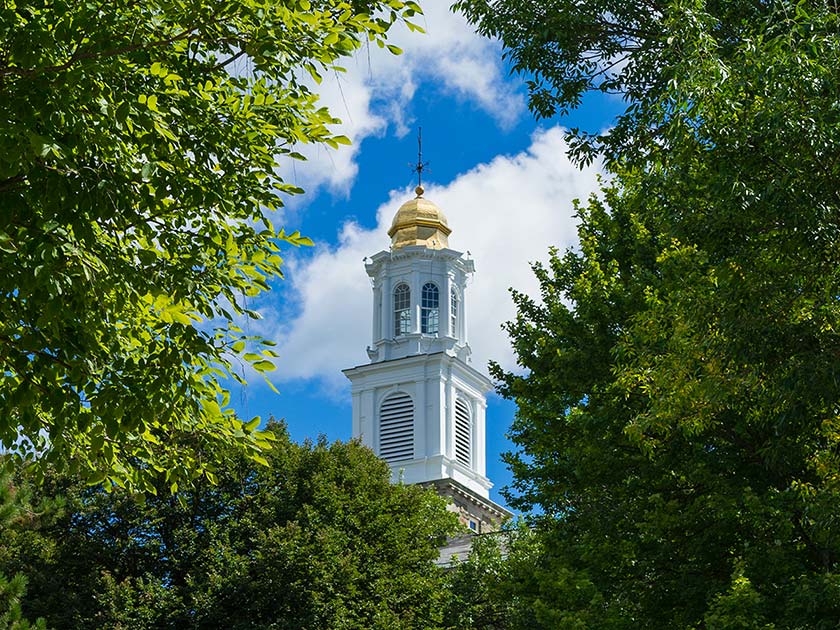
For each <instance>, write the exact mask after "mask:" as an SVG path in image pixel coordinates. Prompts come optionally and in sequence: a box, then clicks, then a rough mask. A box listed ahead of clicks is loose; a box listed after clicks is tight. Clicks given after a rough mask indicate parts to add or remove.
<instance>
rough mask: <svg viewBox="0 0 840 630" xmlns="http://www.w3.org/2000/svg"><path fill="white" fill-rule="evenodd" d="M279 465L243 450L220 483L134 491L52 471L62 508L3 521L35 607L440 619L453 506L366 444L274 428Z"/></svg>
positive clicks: (194, 618) (71, 619) (339, 620)
mask: <svg viewBox="0 0 840 630" xmlns="http://www.w3.org/2000/svg"><path fill="white" fill-rule="evenodd" d="M267 430H268V431H269V432H271V433H272V434H273V435H274V437H275V448H273V449H271V450H270V451H268V452H267V453H266V458H267V459H268V466H263V465H259V464H254V462H253V461H252V460H249V459H248V458H246V457H243V456H242V455H241V454H240V453H232V457H231V459H230V460H228V465H227V466H226V467H225V469H224V471H220V473H219V476H218V480H217V481H218V482H217V484H215V485H214V484H210V483H207V482H203V483H199V484H196V485H195V486H194V487H193V488H191V489H188V490H179V491H178V492H177V493H176V494H174V495H172V494H170V493H168V492H165V488H160V491H159V493H158V495H156V496H154V495H153V496H145V498H142V497H140V496H132V495H130V494H128V493H126V492H122V491H112V492H106V491H104V490H103V489H102V488H101V487H88V486H85V485H84V484H83V483H80V481H79V480H78V479H74V478H72V477H68V476H67V475H49V476H47V479H46V484H45V485H44V486H42V487H41V488H40V489H39V492H42V493H44V494H47V495H51V494H52V495H54V494H57V495H62V496H64V497H66V504H65V507H64V509H63V510H62V511H60V512H54V513H53V514H52V516H49V515H48V516H45V517H44V518H43V519H41V520H40V521H39V522H38V523H37V524H36V526H34V527H22V528H17V529H15V530H13V531H7V532H4V536H3V541H2V543H0V566H1V567H3V570H6V569H11V570H14V571H16V572H19V573H22V574H24V575H26V576H27V578H28V580H29V591H28V594H27V596H26V598H25V599H24V601H23V604H24V611H25V612H26V613H27V614H32V615H40V616H43V617H44V618H45V619H46V620H47V622H48V624H49V625H50V626H53V627H60V628H68V629H69V628H88V627H98V628H125V627H131V628H347V629H351V628H358V629H362V628H383V629H384V628H434V627H439V625H440V623H441V618H440V617H441V608H442V602H443V601H444V598H445V591H444V589H443V588H442V587H443V582H442V579H443V576H442V573H441V572H440V570H439V569H437V567H436V566H435V565H434V563H433V560H434V559H435V558H436V557H437V553H438V552H437V549H438V546H439V545H440V544H441V543H442V542H443V541H444V539H445V537H446V536H447V535H448V534H450V533H452V531H453V529H454V527H455V524H456V520H455V517H454V516H453V515H452V513H451V512H449V511H448V510H447V509H446V505H445V504H444V502H443V501H442V500H441V499H440V498H439V497H437V496H436V495H435V494H434V493H433V492H431V491H428V490H424V489H421V488H418V487H407V486H402V485H392V484H391V483H390V472H389V470H388V468H387V466H386V465H385V464H384V463H383V462H381V461H380V460H379V459H377V458H376V457H375V456H374V455H373V453H371V452H370V451H369V450H368V449H366V448H364V447H362V446H361V445H359V444H358V443H355V442H350V443H346V444H344V443H340V442H336V443H334V444H327V443H326V441H323V440H321V441H319V442H317V443H315V444H311V443H306V444H295V443H293V442H291V441H290V440H289V438H288V435H287V433H286V432H285V429H284V427H283V426H282V425H280V424H271V425H270V426H269V427H268V429H267Z"/></svg>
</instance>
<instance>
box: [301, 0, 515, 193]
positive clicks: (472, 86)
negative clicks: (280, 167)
mask: <svg viewBox="0 0 840 630" xmlns="http://www.w3.org/2000/svg"><path fill="white" fill-rule="evenodd" d="M448 4H449V3H448V2H434V3H427V6H425V7H424V10H425V15H424V16H421V17H419V18H417V21H418V22H419V23H420V25H421V26H422V27H423V28H424V30H425V31H426V33H425V34H421V33H415V32H411V31H409V29H408V28H406V27H405V26H404V25H395V26H394V28H393V29H392V31H391V33H390V35H389V42H390V43H392V44H394V45H396V46H398V47H399V48H402V49H403V51H404V53H403V54H402V55H399V56H395V55H392V54H390V53H389V52H387V51H386V50H383V49H380V48H378V47H377V46H375V45H374V46H369V47H365V48H363V49H361V50H360V51H359V52H358V53H357V54H356V56H355V57H354V58H352V59H350V60H348V61H347V62H346V64H345V67H346V70H347V72H342V73H335V74H332V75H327V76H325V77H324V81H323V82H322V83H321V84H320V85H318V86H312V87H313V89H315V90H316V91H317V92H318V93H319V94H320V96H321V102H322V103H323V104H324V105H326V106H327V107H328V108H329V109H330V111H331V112H332V114H333V116H336V117H338V118H340V119H341V120H342V122H341V124H340V125H336V126H334V127H333V129H334V131H335V132H336V133H340V134H343V135H346V136H348V137H349V138H350V139H351V140H352V141H353V145H352V146H349V147H348V146H342V147H340V148H339V149H337V150H331V149H327V148H325V147H321V146H318V147H305V146H304V147H297V149H298V151H299V152H301V153H303V154H304V155H306V156H307V157H308V158H309V160H308V161H307V162H304V163H296V164H295V165H294V169H293V171H292V174H291V177H289V178H288V179H291V180H293V181H294V182H295V183H296V184H298V185H299V186H302V187H303V188H305V189H306V190H307V191H309V192H314V191H316V190H317V189H318V188H322V187H323V188H327V189H329V190H330V191H331V192H333V193H339V194H341V193H347V192H348V191H349V189H350V186H351V185H352V183H353V180H354V179H355V177H356V173H357V172H358V166H357V163H356V158H357V156H358V153H359V151H360V147H361V144H362V142H363V141H364V139H365V138H368V137H371V136H381V135H383V134H384V133H386V132H387V131H388V130H389V129H391V130H392V131H393V132H394V133H395V134H396V135H398V136H401V135H404V134H405V133H407V132H408V130H409V128H410V126H411V125H412V123H413V122H414V121H413V119H412V116H411V113H410V112H411V102H412V99H413V98H414V97H415V95H416V91H417V89H418V86H420V85H431V84H434V85H435V89H443V90H445V91H446V92H447V93H449V94H453V95H455V96H457V97H458V98H462V99H464V100H467V101H470V102H473V103H475V104H476V106H477V107H479V108H480V109H483V110H484V111H485V112H487V113H488V114H489V115H490V116H492V117H493V118H494V119H495V120H496V121H497V123H498V124H499V126H501V127H502V128H507V127H509V126H511V125H513V124H514V123H515V122H516V120H517V119H518V117H519V116H520V115H522V114H523V112H524V111H525V106H524V98H523V96H522V94H521V93H519V92H517V91H516V89H515V87H516V85H515V84H513V83H512V81H511V80H508V79H506V78H505V70H504V68H503V66H502V62H501V49H500V45H499V44H498V42H493V41H490V40H488V39H486V38H484V37H481V36H480V35H478V34H477V33H475V31H474V29H473V28H472V27H471V26H470V25H469V24H468V23H467V22H466V20H465V19H464V17H463V16H461V15H460V14H457V13H453V12H451V11H449V10H448V9H447V6H448ZM289 168H290V170H291V167H289Z"/></svg>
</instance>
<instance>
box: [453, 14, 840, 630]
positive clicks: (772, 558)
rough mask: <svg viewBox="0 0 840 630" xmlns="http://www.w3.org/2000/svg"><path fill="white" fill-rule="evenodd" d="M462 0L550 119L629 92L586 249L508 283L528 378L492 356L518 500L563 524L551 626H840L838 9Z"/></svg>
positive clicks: (551, 592) (549, 573) (548, 525)
mask: <svg viewBox="0 0 840 630" xmlns="http://www.w3.org/2000/svg"><path fill="white" fill-rule="evenodd" d="M459 4H460V6H462V7H463V8H464V9H465V10H466V11H467V14H468V16H470V17H471V19H475V20H480V21H481V27H482V29H483V30H484V31H485V32H488V33H492V34H496V35H499V36H500V37H502V39H503V41H504V42H505V44H506V46H507V49H508V54H509V55H511V57H512V58H513V59H514V63H515V64H516V65H517V67H518V68H519V69H522V70H523V71H529V72H534V73H535V77H534V82H533V83H532V84H531V88H532V106H533V107H534V109H535V111H536V112H537V113H538V114H541V115H551V114H552V113H553V112H554V111H555V110H556V109H557V108H560V109H562V108H563V107H573V106H575V105H576V104H577V103H579V102H580V98H581V97H582V96H583V94H584V93H585V92H586V91H587V90H591V89H603V90H606V91H617V92H619V93H621V94H622V95H623V96H624V97H625V98H626V99H627V101H628V107H627V110H626V111H625V113H624V114H623V115H622V116H620V117H619V120H618V121H617V124H616V126H615V127H614V128H613V129H612V130H611V131H609V132H608V133H605V134H603V135H602V136H601V137H600V138H599V139H597V141H595V142H593V143H589V144H587V143H588V142H589V141H590V140H592V139H591V138H589V137H586V136H579V137H578V144H577V145H575V147H576V148H577V149H581V148H582V149H583V152H580V153H578V157H579V158H581V159H585V158H587V157H588V156H590V157H591V156H594V155H601V156H604V157H605V158H606V163H607V166H608V169H609V173H610V176H611V180H610V182H609V184H608V185H607V187H606V189H605V191H604V193H603V195H602V196H601V197H600V198H593V199H591V200H590V201H589V202H588V204H587V205H585V206H584V207H581V208H579V209H578V212H579V217H580V228H579V237H580V247H579V249H578V250H576V251H570V252H567V253H565V254H561V253H558V252H554V253H553V255H552V257H551V260H550V262H549V264H548V265H546V266H542V265H537V266H536V267H535V271H536V274H537V277H538V279H539V281H540V285H541V295H540V299H539V300H535V299H531V298H529V297H527V296H525V295H522V294H515V301H516V303H517V307H518V311H519V315H518V317H517V320H516V321H515V322H513V323H511V324H510V326H509V332H510V333H511V338H512V340H513V343H514V347H515V350H516V353H517V356H518V358H519V361H520V364H521V366H522V367H523V368H525V369H526V372H525V374H521V373H504V372H503V371H502V370H500V369H499V368H498V367H496V368H495V374H496V376H497V377H498V378H499V379H501V382H502V385H501V391H502V393H503V394H505V395H506V396H509V397H511V398H513V399H515V400H516V402H517V404H518V415H517V419H516V421H515V423H514V426H513V428H512V435H513V438H514V440H515V441H516V443H517V444H518V446H519V448H520V450H519V452H518V453H514V454H512V455H510V456H509V461H510V463H511V465H512V466H513V469H514V473H515V477H516V480H515V489H516V490H518V491H519V497H518V498H517V499H515V500H514V503H515V504H516V505H517V506H518V507H521V508H529V507H533V506H535V505H536V506H539V507H540V508H541V509H542V510H543V511H544V514H545V516H544V517H543V518H541V519H539V520H540V532H541V533H540V538H541V541H542V543H543V549H544V551H543V552H542V553H541V554H540V555H539V556H538V558H537V559H536V560H535V562H534V573H533V574H534V575H535V576H538V577H537V578H536V579H535V580H534V582H533V584H532V585H531V587H530V588H527V589H525V592H523V595H522V596H523V597H526V598H530V599H531V601H533V602H534V610H535V611H537V610H542V613H541V617H540V619H539V621H540V622H541V623H542V625H543V626H544V627H557V624H560V625H561V626H562V627H599V628H637V627H663V628H687V627H692V628H721V629H722V628H803V627H807V628H834V627H836V620H837V619H838V618H840V605H838V602H840V597H839V596H838V595H840V590H838V589H840V566H838V563H840V527H838V523H837V519H836V514H837V513H838V512H840V486H838V483H837V480H838V479H840V459H838V455H837V453H838V450H837V446H838V443H840V442H839V441H840V415H838V414H840V411H839V410H840V386H839V385H838V383H840V379H838V365H840V364H838V362H837V357H838V356H840V337H839V336H838V330H840V328H838V327H839V326H840V302H838V296H839V295H840V276H839V275H838V269H840V250H838V248H837V242H838V237H840V222H838V219H837V218H838V216H840V212H839V211H840V189H839V188H838V181H840V165H839V163H838V159H839V158H838V156H840V132H838V130H840V124H838V123H840V108H838V102H840V77H838V75H837V72H836V68H837V67H838V64H839V63H840V22H838V15H837V12H836V9H835V7H834V5H833V4H831V3H824V2H811V1H802V2H787V1H782V0H779V1H774V2H720V3H718V2H695V1H683V0H679V1H676V2H654V3H647V2H633V3H621V6H619V5H618V4H616V3H612V2H601V1H599V0H593V1H587V2H575V3H573V2H565V1H558V2H549V3H542V2H541V3H535V2H534V3H531V2H526V3H521V2H504V1H503V2H496V3H493V7H494V8H495V9H496V10H497V11H498V13H497V15H496V16H495V17H494V19H493V20H491V19H490V14H489V13H487V6H488V3H485V2H482V1H480V0H476V1H475V2H473V1H470V0H465V2H462V3H459ZM499 16H502V18H503V19H499ZM611 62H618V63H617V65H614V66H611V68H610V67H609V66H610V63H611ZM581 142H582V143H583V144H581ZM587 151H594V153H587ZM546 602H551V604H550V605H548V606H545V604H546Z"/></svg>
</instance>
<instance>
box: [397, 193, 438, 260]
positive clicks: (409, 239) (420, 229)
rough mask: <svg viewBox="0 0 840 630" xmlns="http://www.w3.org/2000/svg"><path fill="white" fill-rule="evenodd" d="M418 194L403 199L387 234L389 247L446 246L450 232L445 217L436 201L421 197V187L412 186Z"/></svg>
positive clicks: (430, 247) (431, 247)
mask: <svg viewBox="0 0 840 630" xmlns="http://www.w3.org/2000/svg"><path fill="white" fill-rule="evenodd" d="M415 192H416V193H417V197H415V198H414V199H412V200H411V201H406V202H405V203H404V204H403V205H401V206H400V209H399V210H397V214H396V215H394V221H393V223H391V229H390V230H388V236H390V237H391V249H396V248H398V247H407V246H409V245H422V246H424V247H428V248H429V249H445V248H447V247H449V240H448V238H447V237H448V236H449V234H450V233H451V232H452V230H450V229H449V225H448V224H447V223H446V217H445V216H443V212H441V209H440V208H438V207H437V206H436V205H435V204H433V203H432V202H431V201H429V200H428V199H424V198H423V187H422V186H418V187H417V188H416V189H415Z"/></svg>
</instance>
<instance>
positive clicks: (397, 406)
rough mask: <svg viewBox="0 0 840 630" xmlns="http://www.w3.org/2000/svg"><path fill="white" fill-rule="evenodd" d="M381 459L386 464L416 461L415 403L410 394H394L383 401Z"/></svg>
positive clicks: (380, 441)
mask: <svg viewBox="0 0 840 630" xmlns="http://www.w3.org/2000/svg"><path fill="white" fill-rule="evenodd" d="M379 457H381V458H382V459H384V460H385V461H386V462H399V461H403V460H408V459H414V403H413V402H412V400H411V397H410V396H409V395H408V394H404V393H398V394H392V395H390V396H388V398H386V399H385V400H384V401H382V407H380V409H379Z"/></svg>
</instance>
